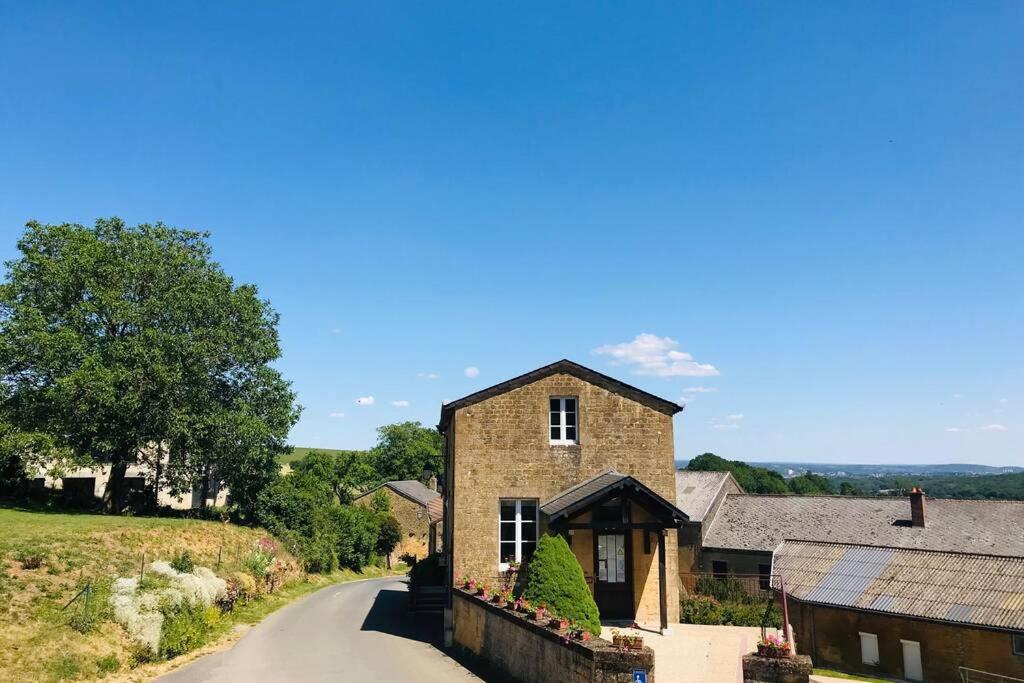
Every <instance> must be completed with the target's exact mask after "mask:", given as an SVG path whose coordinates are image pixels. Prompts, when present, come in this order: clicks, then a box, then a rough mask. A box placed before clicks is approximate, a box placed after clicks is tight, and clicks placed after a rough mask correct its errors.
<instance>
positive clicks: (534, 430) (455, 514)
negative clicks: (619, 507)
mask: <svg viewBox="0 0 1024 683" xmlns="http://www.w3.org/2000/svg"><path fill="white" fill-rule="evenodd" d="M552 396H575V397H577V398H578V399H579V403H578V410H579V412H578V423H579V443H578V444H574V445H570V446H557V445H552V444H551V443H550V439H549V432H548V420H549V416H548V399H549V398H550V397H552ZM448 447H449V448H450V449H452V450H453V453H452V454H451V455H452V460H450V461H449V462H452V467H451V468H450V470H449V472H448V477H449V479H448V484H449V488H448V491H449V495H450V498H449V506H450V510H451V520H450V521H451V524H452V528H451V529H450V532H451V534H452V538H453V539H454V542H453V558H452V560H453V565H454V571H455V572H456V573H458V574H463V575H472V576H475V577H477V578H481V579H487V580H490V581H491V582H492V583H497V581H498V576H499V572H498V501H499V500H500V499H501V498H532V499H536V500H537V501H538V502H543V501H545V500H547V499H548V498H550V497H552V496H553V495H554V494H556V493H558V492H559V491H562V490H564V489H566V488H569V487H570V486H572V485H574V484H577V483H579V482H580V481H582V480H584V479H587V478H589V477H591V476H593V475H595V474H598V473H600V472H602V471H604V470H607V469H609V468H615V469H616V470H618V471H619V472H622V473H624V474H629V475H632V476H634V477H636V478H637V479H638V480H639V481H641V482H642V483H643V484H645V485H646V486H648V487H649V488H651V489H652V490H654V491H655V492H656V493H658V494H659V495H661V496H662V497H664V498H665V499H666V500H668V501H675V498H676V491H675V461H674V445H673V440H672V417H671V416H670V415H666V414H665V413H662V412H659V411H657V410H654V409H652V408H649V407H647V406H645V405H643V404H641V403H638V402H636V401H634V400H632V399H630V398H627V397H626V396H622V395H619V394H615V393H613V392H611V391H608V390H607V389H604V388H602V387H598V386H595V385H593V384H590V383H589V382H585V381H583V380H581V379H579V378H577V377H574V376H572V375H566V374H557V375H552V376H549V377H545V378H542V379H540V380H538V381H536V382H533V383H531V384H528V385H526V386H523V387H519V388H517V389H512V390H510V391H508V392H505V393H503V394H499V395H497V396H494V397H492V398H489V399H486V400H484V401H481V402H480V403H476V404H474V405H470V406H467V407H465V408H462V409H460V410H458V411H456V413H455V415H454V416H453V418H452V426H451V429H450V430H449V433H448ZM588 535H589V534H588ZM668 536H669V538H668V539H667V542H666V551H667V552H666V563H667V567H666V569H667V574H668V581H667V585H668V609H669V622H670V623H675V622H678V621H679V618H678V615H679V599H678V582H677V581H675V580H673V579H672V577H674V576H675V575H676V573H677V569H676V562H677V558H678V554H677V551H676V542H677V537H676V534H675V533H671V534H669V535H668ZM637 540H639V543H637V542H636V541H637ZM583 542H584V534H580V535H579V537H578V538H577V539H574V541H573V550H574V551H575V552H577V553H578V554H580V555H582V553H583V550H582V547H581V546H582V544H583ZM577 544H580V545H577ZM651 547H652V553H654V557H655V558H656V553H657V542H656V540H655V542H653V543H652V545H651ZM633 548H634V563H638V562H639V563H641V566H639V567H637V566H634V570H637V569H639V570H641V571H642V572H643V573H642V575H638V576H637V579H638V580H637V581H636V582H635V583H634V585H635V586H637V588H638V590H640V591H642V593H641V594H639V595H638V599H637V603H638V605H639V606H640V607H641V609H642V610H643V612H642V613H639V614H638V615H637V617H638V620H643V621H649V622H655V623H656V622H657V620H658V591H657V584H658V582H657V560H656V559H655V560H654V562H653V574H652V572H651V571H650V567H651V566H652V565H651V564H648V562H649V558H645V557H642V550H643V541H642V537H640V538H639V539H637V538H634V545H633ZM637 551H639V552H637ZM652 576H653V578H652ZM652 588H653V592H651V591H652ZM649 593H650V595H648V594H649ZM651 607H653V611H651Z"/></svg>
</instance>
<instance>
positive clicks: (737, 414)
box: [729, 413, 743, 422]
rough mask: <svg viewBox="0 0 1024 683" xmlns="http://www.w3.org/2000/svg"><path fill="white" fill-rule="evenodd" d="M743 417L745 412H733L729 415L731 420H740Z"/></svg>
mask: <svg viewBox="0 0 1024 683" xmlns="http://www.w3.org/2000/svg"><path fill="white" fill-rule="evenodd" d="M742 419H743V413H733V414H732V415H730V416H729V420H731V421H732V422H739V421H740V420H742Z"/></svg>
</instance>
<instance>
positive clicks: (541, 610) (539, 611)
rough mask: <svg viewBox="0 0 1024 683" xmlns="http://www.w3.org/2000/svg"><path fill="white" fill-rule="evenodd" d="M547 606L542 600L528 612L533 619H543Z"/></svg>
mask: <svg viewBox="0 0 1024 683" xmlns="http://www.w3.org/2000/svg"><path fill="white" fill-rule="evenodd" d="M547 608H548V606H547V605H545V604H544V603H543V602H542V603H540V604H539V605H537V606H536V607H534V608H533V611H532V612H530V618H531V619H533V620H534V621H544V615H545V614H546V613H547Z"/></svg>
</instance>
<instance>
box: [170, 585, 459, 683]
mask: <svg viewBox="0 0 1024 683" xmlns="http://www.w3.org/2000/svg"><path fill="white" fill-rule="evenodd" d="M440 636H441V617H440V616H424V617H414V616H413V615H411V614H410V613H409V611H408V596H407V593H406V587H405V583H404V582H403V581H401V580H397V579H375V580H372V581H359V582H356V583H347V584H340V585H337V586H329V587H327V588H324V589H322V590H320V591H317V592H316V593H313V594H312V595H310V596H309V597H306V598H303V599H302V600H300V601H298V602H295V603H292V604H291V605H288V606H287V607H285V608H283V609H281V610H279V611H277V612H275V613H274V614H272V615H270V616H269V617H268V618H267V619H265V620H264V621H263V622H261V623H260V624H258V625H257V626H255V627H254V628H253V629H252V630H251V631H250V632H249V633H247V634H246V635H245V637H243V638H242V639H241V640H239V641H238V642H237V643H236V644H235V645H234V647H232V648H231V649H230V650H226V651H224V652H218V653H216V654H212V655H208V656H206V657H203V658H201V659H198V660H196V661H195V662H193V663H191V664H189V665H187V666H185V667H182V668H181V669H178V670H176V671H173V672H171V673H169V674H167V675H166V676H163V677H161V678H159V679H157V680H159V681H161V682H164V683H186V682H187V683H194V682H198V681H216V682H218V683H221V682H224V683H233V682H236V681H237V682H238V683H243V682H244V683H251V682H252V681H358V682H360V683H361V682H363V681H417V683H419V682H428V683H430V682H434V681H437V682H438V683H441V682H445V683H447V682H451V681H461V682H466V681H477V680H479V679H477V678H476V677H475V676H473V675H472V674H470V673H469V672H468V671H466V670H465V669H464V668H462V667H461V666H460V665H459V664H458V663H456V662H455V661H453V660H452V659H450V658H449V657H447V656H446V655H445V654H444V653H443V652H442V651H441V650H440V648H439V642H438V639H439V638H440Z"/></svg>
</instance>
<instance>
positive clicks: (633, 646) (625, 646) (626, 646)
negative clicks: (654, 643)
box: [612, 635, 644, 650]
mask: <svg viewBox="0 0 1024 683" xmlns="http://www.w3.org/2000/svg"><path fill="white" fill-rule="evenodd" d="M612 645H614V646H615V647H617V648H619V649H620V650H642V649H644V637H643V636H624V635H614V636H612Z"/></svg>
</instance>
